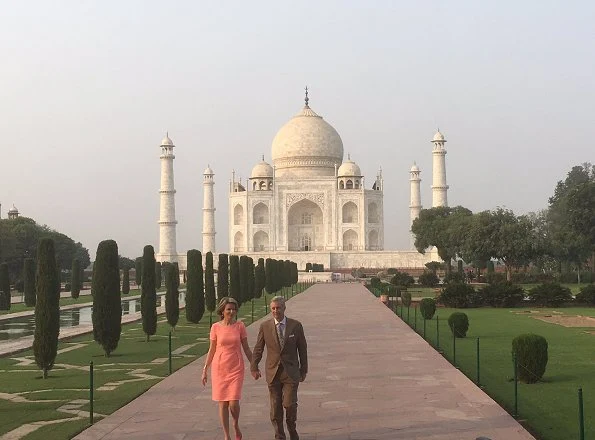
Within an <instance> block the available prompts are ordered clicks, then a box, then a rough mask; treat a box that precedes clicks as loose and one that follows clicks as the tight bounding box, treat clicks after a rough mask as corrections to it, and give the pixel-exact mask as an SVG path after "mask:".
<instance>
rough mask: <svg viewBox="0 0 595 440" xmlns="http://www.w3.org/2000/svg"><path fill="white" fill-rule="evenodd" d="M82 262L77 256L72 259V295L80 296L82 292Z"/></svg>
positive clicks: (74, 296)
mask: <svg viewBox="0 0 595 440" xmlns="http://www.w3.org/2000/svg"><path fill="white" fill-rule="evenodd" d="M80 276H81V263H80V262H79V260H77V259H76V258H75V259H74V260H72V271H71V273H70V296H72V297H73V298H75V299H76V298H78V297H79V294H80V292H81V279H80Z"/></svg>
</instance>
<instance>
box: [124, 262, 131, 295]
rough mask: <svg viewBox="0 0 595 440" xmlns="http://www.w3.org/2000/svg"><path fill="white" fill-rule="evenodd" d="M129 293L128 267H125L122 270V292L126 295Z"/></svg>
mask: <svg viewBox="0 0 595 440" xmlns="http://www.w3.org/2000/svg"><path fill="white" fill-rule="evenodd" d="M129 293H130V269H128V268H127V267H125V268H124V270H123V271H122V294H123V295H128V294H129Z"/></svg>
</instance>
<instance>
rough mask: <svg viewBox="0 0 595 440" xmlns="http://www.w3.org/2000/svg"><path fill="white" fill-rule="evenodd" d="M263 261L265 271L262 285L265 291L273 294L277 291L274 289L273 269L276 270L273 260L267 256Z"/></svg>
mask: <svg viewBox="0 0 595 440" xmlns="http://www.w3.org/2000/svg"><path fill="white" fill-rule="evenodd" d="M265 263H266V264H265V267H264V272H265V285H264V287H265V289H266V291H267V293H270V294H273V293H275V292H276V291H277V290H275V271H276V265H275V260H273V259H272V258H267V259H266V261H265Z"/></svg>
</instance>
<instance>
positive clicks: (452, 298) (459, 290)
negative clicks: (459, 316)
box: [438, 283, 479, 308]
mask: <svg viewBox="0 0 595 440" xmlns="http://www.w3.org/2000/svg"><path fill="white" fill-rule="evenodd" d="M438 302H439V303H440V304H444V305H445V306H447V307H455V308H466V307H473V306H477V305H478V303H479V301H478V298H477V294H476V293H475V289H473V287H471V286H470V285H469V284H465V283H450V284H447V285H446V286H444V288H443V289H442V292H441V293H440V295H439V296H438Z"/></svg>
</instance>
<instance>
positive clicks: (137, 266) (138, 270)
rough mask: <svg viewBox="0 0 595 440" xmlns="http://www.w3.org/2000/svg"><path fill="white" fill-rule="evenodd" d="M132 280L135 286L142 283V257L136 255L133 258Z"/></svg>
mask: <svg viewBox="0 0 595 440" xmlns="http://www.w3.org/2000/svg"><path fill="white" fill-rule="evenodd" d="M134 272H135V273H134V282H135V283H136V285H137V287H138V286H140V285H141V284H142V280H143V257H138V258H137V259H136V260H134Z"/></svg>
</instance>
